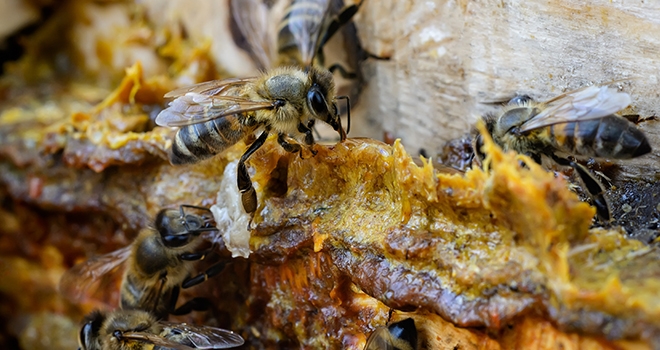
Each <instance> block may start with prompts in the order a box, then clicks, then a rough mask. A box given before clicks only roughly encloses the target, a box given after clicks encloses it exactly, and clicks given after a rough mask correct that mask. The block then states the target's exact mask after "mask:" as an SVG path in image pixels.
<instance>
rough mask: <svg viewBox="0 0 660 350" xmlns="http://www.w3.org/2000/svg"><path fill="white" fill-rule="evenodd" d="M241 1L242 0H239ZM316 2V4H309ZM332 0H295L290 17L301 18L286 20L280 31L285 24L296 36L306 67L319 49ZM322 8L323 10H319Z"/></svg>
mask: <svg viewBox="0 0 660 350" xmlns="http://www.w3.org/2000/svg"><path fill="white" fill-rule="evenodd" d="M238 1H240V0H238ZM312 3H316V4H317V5H315V6H309V5H310V4H312ZM329 6H330V0H315V1H307V2H305V1H294V2H292V4H291V9H290V11H289V12H288V16H289V18H300V20H296V21H284V22H283V23H282V25H281V27H280V28H278V32H279V31H281V30H282V29H283V28H284V27H285V26H286V27H288V29H289V31H290V32H291V34H292V35H293V37H294V38H295V42H296V43H297V44H298V49H299V51H300V57H301V58H302V64H303V66H305V67H308V66H311V65H312V61H313V60H314V56H315V55H316V51H317V49H318V45H319V40H320V39H321V38H320V37H321V33H322V32H323V29H324V28H325V26H326V25H327V23H325V22H326V21H325V20H326V18H327V17H328V10H329ZM319 8H322V9H323V11H322V12H320V13H319V11H317V10H318V9H319Z"/></svg>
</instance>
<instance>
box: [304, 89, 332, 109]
mask: <svg viewBox="0 0 660 350" xmlns="http://www.w3.org/2000/svg"><path fill="white" fill-rule="evenodd" d="M307 101H308V103H309V105H310V107H311V108H312V111H313V112H314V114H316V115H324V114H326V113H327V112H328V106H327V104H326V103H325V98H323V95H322V94H321V92H320V91H318V90H316V89H312V90H310V91H309V92H308V93H307Z"/></svg>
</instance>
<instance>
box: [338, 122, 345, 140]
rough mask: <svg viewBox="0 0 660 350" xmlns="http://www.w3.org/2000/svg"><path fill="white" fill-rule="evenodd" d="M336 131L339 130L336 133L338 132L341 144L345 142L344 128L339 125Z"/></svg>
mask: <svg viewBox="0 0 660 350" xmlns="http://www.w3.org/2000/svg"><path fill="white" fill-rule="evenodd" d="M338 129H339V130H337V131H339V139H340V140H341V141H342V142H343V141H345V140H346V131H344V128H343V127H342V126H341V124H339V128H338Z"/></svg>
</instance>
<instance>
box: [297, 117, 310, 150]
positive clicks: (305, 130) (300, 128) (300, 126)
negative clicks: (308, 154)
mask: <svg viewBox="0 0 660 350" xmlns="http://www.w3.org/2000/svg"><path fill="white" fill-rule="evenodd" d="M309 124H310V125H311V126H308V125H305V124H303V123H300V124H298V131H300V132H301V133H303V134H305V144H306V145H307V146H311V145H313V144H314V134H312V128H313V127H314V120H313V119H312V120H311V121H310V122H309Z"/></svg>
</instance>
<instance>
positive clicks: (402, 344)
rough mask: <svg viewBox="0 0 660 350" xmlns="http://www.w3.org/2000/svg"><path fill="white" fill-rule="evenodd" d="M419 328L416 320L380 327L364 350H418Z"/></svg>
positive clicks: (369, 339) (372, 334)
mask: <svg viewBox="0 0 660 350" xmlns="http://www.w3.org/2000/svg"><path fill="white" fill-rule="evenodd" d="M417 349H418V345H417V327H415V320H413V319H412V318H406V319H404V320H402V321H399V322H394V323H390V325H388V326H387V327H378V328H376V330H374V332H373V333H371V335H370V336H369V338H368V339H367V344H366V345H365V346H364V350H417Z"/></svg>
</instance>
